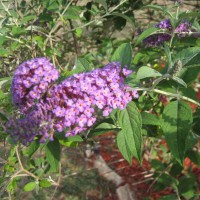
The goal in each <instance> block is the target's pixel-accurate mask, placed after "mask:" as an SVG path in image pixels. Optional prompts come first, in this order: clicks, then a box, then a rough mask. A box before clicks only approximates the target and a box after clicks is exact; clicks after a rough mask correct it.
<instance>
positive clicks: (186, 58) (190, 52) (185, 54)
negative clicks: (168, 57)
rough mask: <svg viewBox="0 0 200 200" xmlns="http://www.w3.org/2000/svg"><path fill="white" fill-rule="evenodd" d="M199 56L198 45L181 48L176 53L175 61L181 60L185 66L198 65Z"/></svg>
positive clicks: (199, 49)
mask: <svg viewBox="0 0 200 200" xmlns="http://www.w3.org/2000/svg"><path fill="white" fill-rule="evenodd" d="M199 57H200V48H199V47H189V48H186V49H183V50H182V51H180V52H179V53H177V54H176V57H175V61H174V63H175V62H176V61H178V60H181V61H182V65H183V66H185V67H188V66H197V65H198V66H199V65H200V64H199Z"/></svg>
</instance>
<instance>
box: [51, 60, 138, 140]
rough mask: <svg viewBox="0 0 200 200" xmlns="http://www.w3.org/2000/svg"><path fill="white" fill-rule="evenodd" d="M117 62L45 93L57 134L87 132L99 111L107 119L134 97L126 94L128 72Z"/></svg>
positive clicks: (75, 77) (131, 94) (77, 75)
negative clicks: (125, 82)
mask: <svg viewBox="0 0 200 200" xmlns="http://www.w3.org/2000/svg"><path fill="white" fill-rule="evenodd" d="M120 70H121V65H120V63H110V64H108V65H107V66H105V67H103V68H102V69H95V70H93V71H91V72H87V73H80V74H75V75H73V76H71V77H69V78H68V79H66V80H64V81H63V82H62V83H61V84H59V85H57V86H55V87H53V88H52V89H50V90H49V92H48V95H47V96H48V97H47V102H48V104H50V105H52V107H53V110H52V112H53V115H54V119H56V120H55V121H54V127H55V129H56V130H57V131H58V132H62V131H64V130H65V129H66V128H67V129H68V130H67V132H66V136H73V135H76V134H78V133H80V132H82V131H85V130H88V129H89V128H90V127H91V126H92V125H93V124H94V123H95V121H96V120H97V118H98V115H100V111H101V112H102V115H103V116H108V115H109V114H110V112H111V111H112V110H113V109H116V108H119V109H121V110H122V109H124V108H125V107H126V105H127V103H129V102H130V101H131V100H132V97H135V98H137V97H138V94H137V92H136V91H132V92H127V91H126V89H128V88H129V87H128V86H127V85H124V83H123V82H124V78H125V77H126V76H128V75H129V74H131V73H132V71H131V70H128V69H126V68H123V70H122V76H120Z"/></svg>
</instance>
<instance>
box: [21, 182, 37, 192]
mask: <svg viewBox="0 0 200 200" xmlns="http://www.w3.org/2000/svg"><path fill="white" fill-rule="evenodd" d="M35 188H36V182H29V183H27V184H26V185H25V186H24V191H26V192H30V191H32V190H34V189H35Z"/></svg>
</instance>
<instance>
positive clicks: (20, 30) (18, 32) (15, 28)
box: [12, 26, 27, 36]
mask: <svg viewBox="0 0 200 200" xmlns="http://www.w3.org/2000/svg"><path fill="white" fill-rule="evenodd" d="M26 32H27V31H26V29H25V28H21V27H19V26H13V27H12V34H13V35H14V36H19V35H21V34H24V33H26Z"/></svg>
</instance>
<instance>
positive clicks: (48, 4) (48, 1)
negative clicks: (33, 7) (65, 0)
mask: <svg viewBox="0 0 200 200" xmlns="http://www.w3.org/2000/svg"><path fill="white" fill-rule="evenodd" d="M42 4H43V6H44V7H45V8H46V9H47V10H50V11H57V10H59V4H58V2H57V1H55V0H43V1H42Z"/></svg>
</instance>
